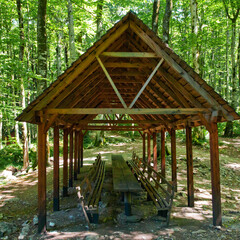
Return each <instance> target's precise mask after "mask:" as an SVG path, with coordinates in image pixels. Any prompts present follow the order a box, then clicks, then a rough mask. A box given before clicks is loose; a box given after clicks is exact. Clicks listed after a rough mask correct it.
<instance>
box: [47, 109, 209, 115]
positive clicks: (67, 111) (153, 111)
mask: <svg viewBox="0 0 240 240" xmlns="http://www.w3.org/2000/svg"><path fill="white" fill-rule="evenodd" d="M210 111H211V110H210V109H208V108H132V109H124V108H49V109H46V110H45V114H198V113H208V112H210Z"/></svg>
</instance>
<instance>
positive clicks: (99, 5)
mask: <svg viewBox="0 0 240 240" xmlns="http://www.w3.org/2000/svg"><path fill="white" fill-rule="evenodd" d="M103 2H104V0H98V2H97V21H96V22H97V33H96V39H97V40H98V39H99V38H100V37H101V33H102V12H103V10H102V9H103Z"/></svg>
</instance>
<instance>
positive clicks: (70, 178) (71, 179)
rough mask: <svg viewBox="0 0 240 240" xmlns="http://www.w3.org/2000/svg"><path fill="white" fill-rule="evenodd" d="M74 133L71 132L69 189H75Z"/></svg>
mask: <svg viewBox="0 0 240 240" xmlns="http://www.w3.org/2000/svg"><path fill="white" fill-rule="evenodd" d="M73 132H74V131H71V132H70V146H69V148H70V151H69V179H68V185H69V187H73Z"/></svg>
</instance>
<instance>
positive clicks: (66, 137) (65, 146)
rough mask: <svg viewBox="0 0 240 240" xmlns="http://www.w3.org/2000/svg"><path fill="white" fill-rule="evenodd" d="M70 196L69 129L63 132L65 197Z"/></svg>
mask: <svg viewBox="0 0 240 240" xmlns="http://www.w3.org/2000/svg"><path fill="white" fill-rule="evenodd" d="M67 196H68V129H66V128H65V129H64V130H63V197H67Z"/></svg>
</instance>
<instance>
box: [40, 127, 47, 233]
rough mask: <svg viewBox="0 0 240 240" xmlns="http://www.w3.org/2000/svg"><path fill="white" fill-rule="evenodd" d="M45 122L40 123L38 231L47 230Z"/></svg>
mask: <svg viewBox="0 0 240 240" xmlns="http://www.w3.org/2000/svg"><path fill="white" fill-rule="evenodd" d="M44 127H45V124H44V123H40V124H39V125H38V233H42V232H46V225H47V210H46V200H47V199H46V132H44Z"/></svg>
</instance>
